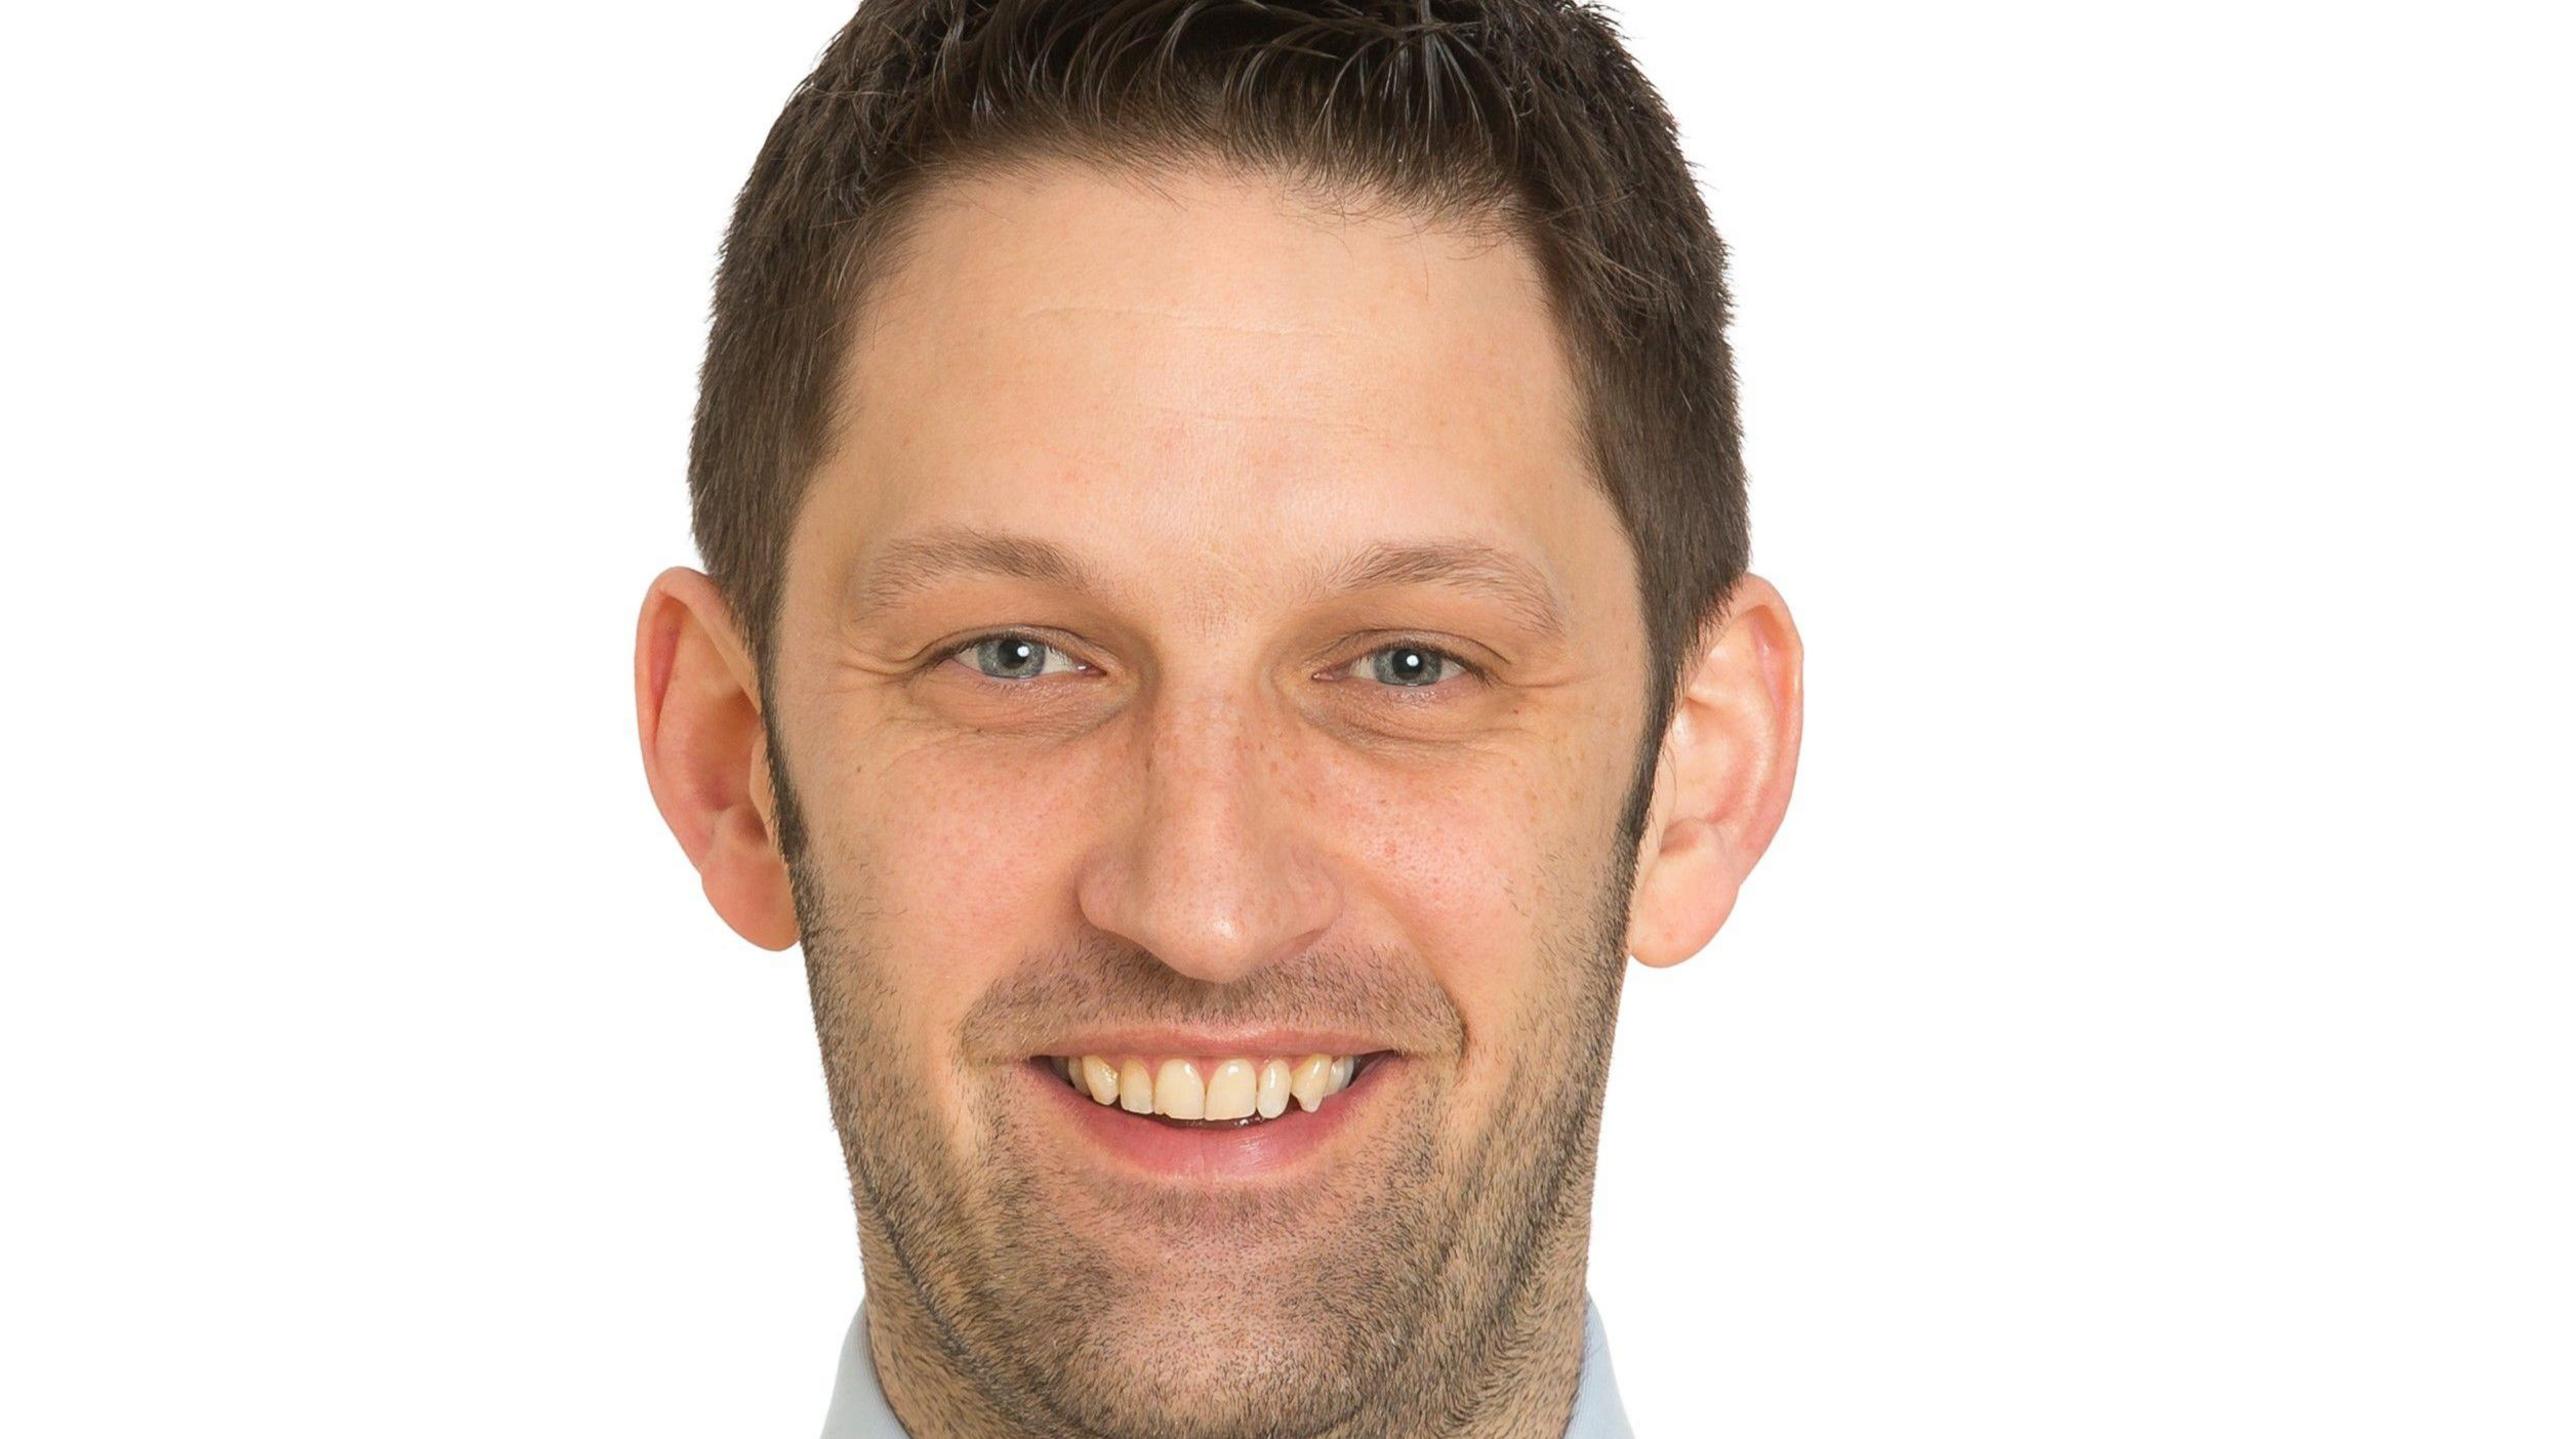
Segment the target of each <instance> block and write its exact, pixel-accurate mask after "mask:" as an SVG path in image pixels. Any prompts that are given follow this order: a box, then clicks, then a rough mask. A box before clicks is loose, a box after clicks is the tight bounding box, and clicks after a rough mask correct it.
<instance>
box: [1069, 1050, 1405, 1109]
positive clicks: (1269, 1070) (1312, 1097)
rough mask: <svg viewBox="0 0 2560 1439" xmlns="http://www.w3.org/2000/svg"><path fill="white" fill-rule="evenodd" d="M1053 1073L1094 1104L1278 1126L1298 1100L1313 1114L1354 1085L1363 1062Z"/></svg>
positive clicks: (1172, 1063) (1188, 1064) (1073, 1067)
mask: <svg viewBox="0 0 2560 1439" xmlns="http://www.w3.org/2000/svg"><path fill="white" fill-rule="evenodd" d="M1049 1065H1050V1067H1051V1068H1053V1069H1055V1070H1057V1071H1058V1072H1059V1073H1060V1074H1061V1075H1064V1076H1065V1077H1066V1080H1067V1082H1068V1083H1070V1084H1073V1085H1074V1086H1075V1087H1076V1088H1077V1089H1078V1090H1079V1091H1081V1092H1083V1093H1084V1094H1086V1095H1088V1096H1090V1097H1091V1098H1092V1100H1093V1101H1094V1102H1095V1103H1096V1104H1117V1105H1118V1106H1119V1107H1120V1108H1122V1109H1125V1110H1127V1111H1128V1112H1129V1113H1131V1114H1161V1115H1164V1116H1165V1117H1166V1118H1168V1119H1242V1118H1244V1117H1245V1116H1246V1115H1249V1114H1259V1115H1261V1116H1262V1117H1263V1118H1265V1119H1276V1118H1278V1117H1279V1115H1280V1111H1281V1110H1283V1109H1286V1108H1288V1107H1289V1100H1290V1098H1291V1096H1293V1095H1294V1096H1295V1097H1296V1098H1297V1101H1298V1107H1299V1108H1301V1109H1306V1110H1310V1111H1312V1110H1314V1109H1316V1108H1318V1107H1319V1106H1321V1105H1322V1104H1323V1103H1324V1099H1325V1096H1326V1095H1328V1094H1333V1093H1336V1092H1338V1091H1339V1090H1340V1089H1341V1088H1342V1086H1344V1085H1346V1084H1349V1083H1350V1082H1351V1076H1352V1075H1353V1074H1354V1073H1355V1072H1357V1070H1358V1067H1359V1060H1358V1057H1357V1056H1355V1055H1349V1054H1343V1055H1332V1054H1310V1055H1306V1056H1304V1057H1303V1058H1299V1059H1285V1058H1272V1059H1241V1058H1240V1059H1216V1060H1194V1059H1190V1058H1184V1057H1176V1058H1172V1059H1148V1058H1145V1057H1144V1056H1141V1055H1135V1054H1129V1055H1121V1056H1117V1057H1110V1058H1106V1057H1105V1056H1102V1055H1099V1054H1086V1055H1079V1056H1077V1057H1075V1058H1073V1059H1059V1058H1052V1059H1051V1060H1050V1061H1049Z"/></svg>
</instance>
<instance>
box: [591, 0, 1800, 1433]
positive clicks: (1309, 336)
mask: <svg viewBox="0 0 2560 1439" xmlns="http://www.w3.org/2000/svg"><path fill="white" fill-rule="evenodd" d="M1720 266H1721V257H1720V253H1719V251H1718V248H1717V245H1716V241H1715V238H1714V235H1713V232H1712V231H1711V230H1710V229H1709V228H1708V224H1707V218H1706V215H1705V212H1704V210H1703V208H1702V206H1701V205H1700V204H1699V202H1698V198H1697V195H1696V192H1695V190H1694V188H1693V186H1692V185H1691V184H1690V182H1689V179H1688V175H1687V171H1686V168H1685V166H1684V165H1683V164H1682V163H1681V161H1680V157H1679V153H1678V149H1677V146H1676V144H1675V143H1674V141H1673V136H1672V131H1671V127H1670V124H1669V121H1668V119H1667V118H1666V117H1665V115H1664V113H1663V111H1662V108H1661V106H1660V103H1659V101H1658V100H1657V98H1656V97H1655V96H1654V94H1653V92H1652V91H1651V89H1650V88H1649V87H1648V86H1646V85H1645V83H1644V82H1643V81H1642V79H1641V78H1640V77H1639V76H1638V75H1637V74H1636V72H1635V71H1634V69H1633V67H1632V65H1631V64H1630V63H1629V62H1628V61H1627V59H1626V57H1625V56H1624V54H1623V52H1622V51H1621V50H1620V49H1619V48H1618V46H1617V44H1616V43H1615V40H1614V37H1613V36H1611V35H1610V33H1609V32H1608V29H1607V27H1606V25H1605V23H1604V22H1603V21H1601V20H1600V19H1599V18H1598V17H1596V16H1594V15H1592V14H1589V13H1586V12H1584V11H1582V10H1580V9H1578V8H1576V7H1572V6H1568V5H1564V4H1561V3H1541V0H1514V3H1501V4H1495V3H1486V4H1474V5H1467V4H1450V3H1439V4H1432V3H1427V0H1413V3H1410V4H1401V5H1399V4H1384V3H1380V4H1370V5H1364V6H1349V5H1316V4H1309V5H1304V6H1272V5H1259V4H1245V3H1192V4H1175V3H1162V4H1152V5H1150V4H1130V5H1118V6H1103V5H1083V4H1014V3H995V4H987V3H965V4H964V3H920V0H899V3H885V4H884V3H879V0H873V3H870V4H867V5H865V6H864V8H863V10H862V11H861V13H860V14H859V15H857V17H856V18H855V20H854V22H853V23H852V24H851V25H850V26H848V27H847V29H846V30H845V31H844V33H843V34H842V35H840V36H839V37H838V38H837V40H836V42H835V44H834V45H833V46H832V47H831V48H830V49H829V51H828V52H827V55H826V56H825V58H824V59H822V61H821V62H820V64H819V66H818V69H817V71H816V72H815V73H813V74H812V75H811V76H810V77H809V79H808V81H807V82H805V83H804V84H803V85H802V87H801V88H800V90H799V91H798V92H797V93H796V94H795V95H794V96H793V98H792V101H791V103H790V104H789V106H788V107H787V108H786V110H785V112H784V114H783V117H782V119H781V121H780V122H779V123H778V124H777V125H776V126H775V128H774V131H773V133H772V136H771V137H770V138H769V139H768V141H767V144H766V146H765V149H764V152H763V154H762V155H761V156H760V158H759V160H758V162H757V165H756V167H755V171H754V174H753V176H752V177H751V178H750V180H749V182H748V185H747V188H746V190H745V192H744V193H743V194H742V195H741V196H740V199H739V205H738V211H737V216H736V220H735V222H734V224H733V226H732V229H731V231H730V236H729V241H728V245H727V248H726V251H725V254H724V259H723V265H722V271H721V279H720V284H719V289H718V298H717V303H716V308H715V314H714V319H713V329H712V338H711V347H710V354H709V358H708V359H707V361H706V363H705V365H704V371H703V389H702V401H701V408H700V410H699V412H698V415H697V421H696V440H695V452H694V463H693V484H694V496H695V506H696V508H695V521H696V535H697V538H698V540H699V541H700V543H701V545H702V548H703V551H704V555H705V558H706V562H707V563H708V564H709V566H710V569H711V574H710V576H709V577H705V576H703V575H700V574H697V573H695V572H693V571H691V570H683V569H679V570H671V571H669V572H668V573H667V574H665V575H662V576H660V578H659V580H658V582H657V584H656V585H655V586H653V587H652V590H651V594H650V597H649V601H648V603H647V604H646V606H645V607H644V609H643V613H642V617H641V627H640V637H639V656H638V675H637V680H638V688H639V698H640V707H641V732H642V738H643V748H644V754H645V756H646V758H647V762H648V766H649V774H650V782H651V786H652V788H653V790H654V792H655V793H656V795H657V797H658V800H659V804H660V807H661V810H662V812H663V813H665V814H666V816H667V819H668V821H669V823H670V824H671V825H672V826H673V827H674V828H675V830H676V832H677V834H678V836H679V838H680V839H681V840H682V842H683V843H684V846H685V849H686V852H687V853H688V855H689V856H691V857H692V858H693V860H694V862H695V863H696V865H697V866H698V867H699V868H700V870H701V872H702V876H703V884H704V888H705V891H706V893H707V895H708V896H709V898H710V899H711V901H712V903H713V904H714V905H715V907H716V908H717V909H718V910H719V912H720V913H721V915H722V916H723V917H724V918H725V919H727V921H728V922H729V923H730V924H731V925H732V926H734V927H735V928H737V929H738V930H739V932H740V933H742V934H744V935H746V936H747V937H749V938H750V939H752V940H754V941H756V942H758V943H761V944H765V945H768V946H771V947H775V948H780V947H784V946H787V945H789V944H791V943H793V942H795V941H796V942H798V943H800V944H802V946H803V947H804V949H805V951H806V956H807V960H808V965H809V975H810V987H811V994H812V999H813V1005H814V1008H815V1012H816V1018H817V1025H818V1031H819V1037H820V1041H821V1047H822V1050H823V1052H824V1057H825V1062H826V1070H827V1075H828V1081H829V1087H830V1092H831V1097H832V1100H833V1105H834V1113H835V1117H836V1122H837V1127H838V1129H839V1132H840V1134H841V1136H842V1139H843V1144H844V1151H845V1157H846V1162H847V1167H848V1170H849V1172H850V1175H851V1178H852V1183H853V1190H854V1197H855V1203H856V1208H857V1211H858V1213H859V1214H860V1217H861V1222H862V1232H863V1249H864V1265H865V1273H866V1276H867V1278H868V1281H869V1287H870V1289H871V1292H872V1295H873V1298H874V1303H875V1310H876V1311H877V1312H878V1313H879V1314H881V1315H882V1316H885V1320H884V1322H888V1323H891V1324H894V1325H895V1326H896V1334H895V1340H896V1342H895V1343H891V1344H875V1346H874V1347H875V1350H878V1351H882V1352H879V1353H878V1355H877V1357H878V1358H879V1360H880V1363H881V1365H882V1368H883V1371H884V1380H885V1381H886V1382H887V1384H888V1386H889V1388H890V1391H891V1395H892V1398H893V1399H898V1400H901V1401H902V1402H903V1403H907V1404H912V1405H914V1406H916V1407H918V1408H922V1409H925V1410H928V1411H929V1412H930V1414H931V1419H930V1421H927V1420H925V1419H923V1418H922V1417H921V1416H918V1415H914V1414H911V1415H910V1416H909V1417H910V1419H911V1420H916V1421H918V1422H931V1423H934V1424H936V1425H938V1426H940V1427H947V1428H954V1429H971V1430H974V1429H988V1428H999V1429H1005V1430H1011V1431H1015V1432H1079V1431H1101V1432H1110V1433H1116V1434H1130V1435H1142V1434H1164V1435H1177V1434H1178V1435H1220V1434H1238V1435H1241V1434H1248V1433H1251V1434H1277V1433H1286V1434H1313V1433H1320V1432H1329V1430H1341V1429H1345V1428H1346V1427H1347V1430H1348V1431H1349V1432H1396V1433H1402V1432H1437V1431H1439V1430H1443V1429H1448V1428H1451V1427H1457V1428H1461V1429H1463V1428H1464V1427H1465V1426H1466V1424H1467V1423H1469V1422H1470V1421H1469V1418H1468V1416H1469V1414H1470V1412H1471V1409H1472V1406H1476V1405H1480V1404H1483V1403H1485V1402H1487V1396H1488V1395H1493V1394H1499V1393H1504V1392H1514V1391H1516V1393H1518V1394H1543V1395H1548V1396H1549V1397H1551V1396H1552V1390H1553V1384H1552V1383H1551V1382H1549V1381H1552V1380H1553V1379H1554V1378H1555V1377H1556V1376H1557V1375H1558V1374H1559V1373H1560V1374H1561V1376H1562V1382H1563V1384H1564V1393H1565V1394H1566V1396H1567V1397H1569V1396H1570V1392H1571V1377H1572V1374H1573V1372H1574V1364H1575V1361H1576V1360H1577V1359H1578V1353H1558V1352H1555V1349H1556V1346H1554V1345H1552V1344H1547V1343H1546V1342H1545V1341H1546V1340H1547V1339H1549V1338H1551V1337H1552V1335H1553V1332H1554V1331H1555V1329H1556V1322H1555V1321H1556V1320H1557V1318H1558V1316H1565V1317H1566V1318H1568V1319H1569V1320H1570V1321H1571V1323H1572V1326H1573V1327H1571V1328H1570V1330H1569V1332H1570V1333H1573V1334H1578V1332H1579V1330H1578V1319H1579V1307H1578V1306H1579V1297H1580V1284H1581V1275H1582V1267H1583V1260H1584V1253H1585V1249H1586V1247H1587V1224H1588V1214H1589V1200H1590V1184H1591V1162H1592V1157H1593V1153H1594V1146H1595V1143H1596V1140H1597V1129H1598V1118H1599V1112H1600V1098H1601V1090H1602V1084H1603V1081H1604V1079H1605V1076H1606V1072H1607V1066H1608V1056H1609V1048H1610V1037H1611V1032H1612V1028H1613V1023H1614V1018H1615V1014H1616V1006H1617V999H1618V992H1619V984H1620V982H1621V980H1622V979H1623V977H1624V964H1625V960H1626V957H1627V956H1629V955H1633V956H1634V957H1636V958H1638V959H1641V960H1644V961H1647V962H1649V963H1654V964H1665V965H1667V964H1671V963H1676V962H1677V961H1679V960H1681V959H1683V958H1686V957H1687V956H1689V955H1690V954H1692V953H1694V952H1695V951H1696V950H1697V949H1699V948H1701V947H1702V946H1703V945H1704V944H1705V943H1706V942H1707V940H1708V938H1709V937H1710V936H1711V935H1712V934H1713V933H1714V931H1715V929H1716V928H1717V927H1718V926H1719V925H1720V924H1721V922H1722V920H1723V918H1724V915H1725V913H1726V911H1727V909H1728V908H1729V906H1730V905H1731V903H1732V899H1733V894H1734V890H1735V888H1736V886H1737V885H1738V884H1739V883H1740V881H1741V878H1742V876H1743V875H1744V874H1745V873H1746V872H1747V871H1748V870H1749V868H1750V867H1751V865H1752V864H1753V862H1754V861H1756V859H1757V858H1758V856H1759V854H1760V852H1761V851H1762V849H1763V848H1765V846H1766V845H1767V843H1768V841H1769V838H1770V835H1771V834H1772V832H1773V831H1774V829H1775V827H1776V825H1777V823H1778V820H1779V818H1780V816H1781V815H1782V813H1783V812H1784V809H1785V805H1786V800H1787V795H1788V791H1789V789H1790V787H1791V784H1792V778H1793V771H1794V760H1795V748H1796V737H1797V727H1798V721H1797V709H1798V667H1799V651H1798V645H1797V640H1796V636H1795V632H1794V628H1793V625H1792V622H1791V621H1790V620H1789V618H1788V616H1787V613H1786V610H1785V607H1784V605H1783V604H1782V602H1780V601H1779V599H1778V598H1777V596H1776V593H1775V592H1774V591H1773V590H1771V589H1770V588H1769V587H1768V585H1767V584H1766V582H1764V581H1761V580H1759V579H1758V578H1756V577H1753V576H1750V575H1748V574H1746V573H1745V572H1744V569H1743V565H1744V557H1745V554H1746V542H1745V535H1744V530H1743V505H1742V495H1741V471H1740V465H1739V460H1738V440H1737V437H1736V434H1735V429H1734V419H1733V386H1732V379H1731V374H1730V367H1729V362H1728V360H1727V357H1726V352H1725V348H1724V342H1723V338H1722V327H1723V304H1724V300H1723V293H1722V288H1721V280H1720ZM1354 1055H1356V1056H1360V1057H1361V1058H1360V1060H1359V1062H1358V1066H1357V1069H1356V1070H1355V1071H1354V1075H1355V1077H1354V1078H1353V1079H1352V1082H1351V1083H1350V1085H1349V1086H1348V1087H1347V1088H1342V1089H1339V1090H1335V1089H1333V1088H1332V1087H1331V1084H1332V1078H1333V1076H1331V1075H1330V1073H1329V1071H1328V1068H1327V1066H1325V1065H1323V1064H1321V1063H1311V1061H1314V1060H1316V1057H1317V1056H1340V1057H1348V1056H1354ZM1088 1057H1090V1059H1091V1060H1093V1061H1094V1063H1093V1064H1091V1065H1090V1066H1088V1065H1087V1064H1085V1063H1084V1062H1083V1061H1084V1060H1086V1059H1087V1058H1088ZM1229 1060H1242V1061H1245V1063H1244V1064H1243V1065H1241V1066H1237V1065H1232V1064H1226V1063H1224V1062H1225V1061H1229ZM1066 1061H1074V1063H1072V1064H1068V1065H1066V1067H1067V1068H1068V1070H1069V1072H1070V1075H1071V1076H1072V1078H1069V1077H1062V1076H1061V1074H1060V1068H1061V1064H1062V1063H1064V1062H1066ZM1133 1061H1135V1062H1134V1063H1133ZM1186 1062H1187V1063H1186ZM1193 1069H1196V1070H1199V1071H1202V1072H1201V1073H1200V1074H1199V1076H1198V1077H1199V1081H1200V1083H1201V1086H1202V1089H1203V1090H1204V1091H1205V1092H1204V1094H1203V1095H1202V1096H1201V1098H1200V1100H1199V1101H1198V1102H1199V1103H1200V1104H1202V1105H1203V1106H1205V1107H1206V1109H1207V1112H1208V1113H1210V1114H1212V1115H1215V1114H1218V1113H1222V1112H1226V1111H1223V1110H1220V1109H1219V1108H1218V1106H1219V1105H1220V1104H1221V1103H1222V1102H1224V1103H1228V1104H1229V1107H1230V1109H1231V1108H1232V1102H1233V1101H1234V1099H1235V1094H1236V1086H1237V1085H1238V1084H1249V1085H1251V1086H1252V1098H1253V1103H1254V1105H1255V1106H1256V1108H1255V1110H1254V1112H1253V1113H1252V1115H1251V1117H1250V1119H1249V1120H1246V1121H1237V1120H1228V1121H1225V1122H1223V1123H1218V1122H1213V1121H1210V1120H1200V1121H1192V1122H1189V1123H1184V1122H1179V1121H1174V1120H1170V1119H1168V1118H1167V1117H1166V1114H1165V1113H1164V1111H1166V1110H1174V1111H1175V1112H1180V1113H1191V1112H1199V1111H1195V1110H1185V1109H1181V1108H1179V1106H1181V1105H1183V1103H1184V1095H1183V1093H1182V1092H1183V1091H1184V1090H1185V1089H1187V1087H1188V1085H1189V1084H1190V1082H1191V1081H1190V1079H1189V1077H1188V1076H1189V1073H1190V1071H1191V1070H1193ZM1222 1070H1224V1071H1225V1073H1224V1076H1223V1078H1222V1077H1221V1071H1222ZM1139 1074H1143V1075H1144V1076H1145V1079H1146V1082H1147V1087H1148V1088H1149V1090H1150V1091H1151V1094H1150V1097H1149V1098H1148V1099H1147V1100H1144V1101H1136V1102H1133V1097H1132V1096H1131V1095H1130V1094H1128V1093H1127V1092H1126V1090H1128V1089H1129V1088H1131V1087H1133V1085H1134V1082H1135V1081H1134V1079H1133V1076H1136V1075H1139ZM1275 1075H1277V1076H1279V1077H1280V1079H1281V1080H1282V1084H1281V1090H1289V1089H1294V1090H1295V1091H1297V1094H1296V1096H1295V1097H1289V1096H1286V1095H1282V1094H1281V1093H1280V1090H1275V1089H1274V1088H1273V1087H1272V1085H1271V1080H1272V1078H1273V1076H1275ZM1124 1081H1128V1082H1124ZM1104 1098H1109V1099H1110V1100H1111V1103H1110V1104H1109V1105H1107V1106H1106V1105H1105V1104H1104V1103H1102V1102H1100V1101H1101V1100H1102V1099H1104ZM1159 1098H1160V1099H1161V1101H1162V1102H1161V1103H1159V1102H1157V1100H1158V1099H1159ZM1275 1098H1277V1099H1278V1100H1279V1102H1278V1103H1276V1104H1275V1102H1274V1101H1275ZM1309 1106H1312V1109H1310V1108H1309ZM1133 1109H1140V1110H1151V1111H1156V1112H1153V1113H1136V1112H1132V1110H1133ZM1275 1110H1276V1115H1275V1113H1274V1112H1275ZM1266 1115H1273V1116H1274V1117H1269V1118H1265V1117H1264V1116H1266ZM1568 1301H1570V1303H1571V1305H1572V1307H1571V1310H1570V1313H1569V1315H1568V1314H1567V1311H1566V1307H1565V1306H1566V1305H1567V1303H1568ZM877 1332H878V1331H876V1330H875V1334H877ZM1524 1338H1534V1339H1536V1340H1537V1341H1538V1343H1539V1344H1540V1345H1542V1346H1543V1347H1541V1348H1537V1349H1536V1350H1535V1352H1531V1353H1527V1354H1523V1353H1520V1352H1518V1350H1519V1348H1520V1345H1521V1342H1522V1340H1523V1339H1524ZM1506 1385H1508V1386H1509V1387H1508V1389H1507V1390H1506V1388H1505V1386H1506ZM1382 1426H1383V1427H1382Z"/></svg>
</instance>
